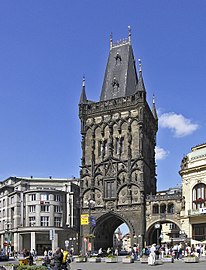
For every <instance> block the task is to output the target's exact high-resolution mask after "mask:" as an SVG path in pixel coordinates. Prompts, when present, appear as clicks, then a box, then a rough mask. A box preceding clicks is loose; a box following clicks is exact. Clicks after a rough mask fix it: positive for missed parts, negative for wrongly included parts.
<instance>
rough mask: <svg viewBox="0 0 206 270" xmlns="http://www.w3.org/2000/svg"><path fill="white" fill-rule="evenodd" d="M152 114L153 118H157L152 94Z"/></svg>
mask: <svg viewBox="0 0 206 270" xmlns="http://www.w3.org/2000/svg"><path fill="white" fill-rule="evenodd" d="M152 114H153V116H154V119H155V120H158V116H157V110H156V106H155V97H154V94H153V96H152Z"/></svg>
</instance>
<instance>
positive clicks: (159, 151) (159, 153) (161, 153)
mask: <svg viewBox="0 0 206 270" xmlns="http://www.w3.org/2000/svg"><path fill="white" fill-rule="evenodd" d="M168 154H169V152H168V151H166V150H165V149H163V148H161V147H159V146H156V147H155V158H156V160H161V159H165V158H166V157H167V156H168Z"/></svg>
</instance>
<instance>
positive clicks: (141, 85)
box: [137, 59, 146, 92]
mask: <svg viewBox="0 0 206 270" xmlns="http://www.w3.org/2000/svg"><path fill="white" fill-rule="evenodd" d="M138 65H139V80H138V85H137V92H138V91H140V92H146V89H145V86H144V80H143V77H142V61H141V59H138Z"/></svg>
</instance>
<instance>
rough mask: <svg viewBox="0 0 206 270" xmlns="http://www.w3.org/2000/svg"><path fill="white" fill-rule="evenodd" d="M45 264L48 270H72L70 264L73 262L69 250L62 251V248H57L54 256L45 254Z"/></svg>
mask: <svg viewBox="0 0 206 270" xmlns="http://www.w3.org/2000/svg"><path fill="white" fill-rule="evenodd" d="M44 255H45V256H44V263H43V265H44V266H46V267H47V268H48V269H53V270H62V269H63V270H70V269H71V267H70V263H71V261H72V259H71V257H70V254H69V252H68V250H66V249H65V250H62V249H61V248H59V247H58V248H57V249H56V251H55V252H54V254H52V255H51V256H50V255H49V254H48V253H47V254H46V253H45V254H44Z"/></svg>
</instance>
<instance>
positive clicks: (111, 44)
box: [110, 32, 113, 50]
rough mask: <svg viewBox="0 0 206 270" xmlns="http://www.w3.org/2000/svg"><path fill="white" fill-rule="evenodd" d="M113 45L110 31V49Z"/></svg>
mask: <svg viewBox="0 0 206 270" xmlns="http://www.w3.org/2000/svg"><path fill="white" fill-rule="evenodd" d="M112 46H113V40H112V32H111V34H110V50H111V49H112Z"/></svg>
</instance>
